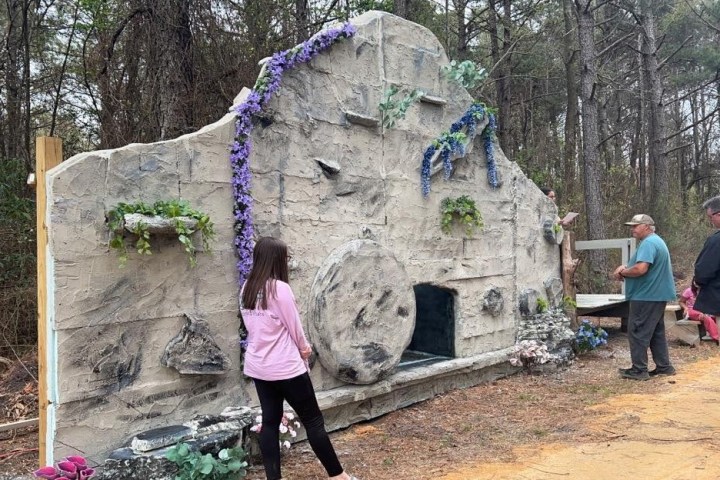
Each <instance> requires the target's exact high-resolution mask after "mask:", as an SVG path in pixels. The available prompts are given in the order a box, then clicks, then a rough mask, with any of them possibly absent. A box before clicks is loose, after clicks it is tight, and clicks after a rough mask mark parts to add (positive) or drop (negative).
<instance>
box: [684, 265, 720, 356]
mask: <svg viewBox="0 0 720 480" xmlns="http://www.w3.org/2000/svg"><path fill="white" fill-rule="evenodd" d="M697 294H698V286H697V283H695V279H693V281H692V283H691V285H690V287H688V288H686V289H685V290H684V291H683V292H682V295H680V300H678V303H679V304H680V306H681V307H682V309H683V311H684V313H685V315H684V316H685V318H689V319H690V320H695V321H698V322H703V326H704V327H705V331H706V332H707V333H708V335H710V337H711V338H712V339H713V341H714V342H715V344H716V345H720V335H719V334H718V328H717V323H715V317H714V316H712V315H707V314H705V313H702V312H700V311H698V310H695V299H696V297H697Z"/></svg>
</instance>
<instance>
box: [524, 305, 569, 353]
mask: <svg viewBox="0 0 720 480" xmlns="http://www.w3.org/2000/svg"><path fill="white" fill-rule="evenodd" d="M574 339H575V333H574V332H573V331H572V330H571V329H570V319H569V318H568V317H566V316H565V313H564V312H563V311H562V310H560V309H550V310H548V311H547V312H544V313H537V314H534V315H527V316H524V317H523V318H522V320H521V321H520V327H519V328H518V341H522V340H537V341H539V342H542V343H544V344H545V345H547V347H548V352H550V353H551V354H553V355H556V356H557V357H558V359H559V362H557V363H556V365H557V364H560V365H562V364H567V363H568V362H570V361H572V360H573V359H574V358H575V353H574V351H573V343H574Z"/></svg>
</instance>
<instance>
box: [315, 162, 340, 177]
mask: <svg viewBox="0 0 720 480" xmlns="http://www.w3.org/2000/svg"><path fill="white" fill-rule="evenodd" d="M315 161H316V162H317V164H318V165H320V168H321V169H322V171H323V173H324V174H325V176H326V177H332V176H333V175H336V174H338V173H340V164H339V163H338V162H335V161H333V160H325V159H324V158H316V159H315Z"/></svg>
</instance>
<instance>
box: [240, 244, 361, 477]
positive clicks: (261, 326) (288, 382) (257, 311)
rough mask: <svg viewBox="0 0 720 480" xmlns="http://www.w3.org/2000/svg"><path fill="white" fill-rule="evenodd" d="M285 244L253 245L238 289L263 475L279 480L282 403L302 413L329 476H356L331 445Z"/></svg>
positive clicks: (308, 433) (311, 440) (312, 442)
mask: <svg viewBox="0 0 720 480" xmlns="http://www.w3.org/2000/svg"><path fill="white" fill-rule="evenodd" d="M289 260H290V256H289V255H288V249H287V245H285V243H284V242H283V241H282V240H279V239H276V238H272V237H263V238H261V239H260V240H258V242H257V243H256V244H255V249H254V251H253V266H252V270H251V271H250V275H248V278H247V280H246V281H245V284H244V285H243V287H242V289H241V291H240V311H241V313H242V321H243V322H244V324H245V329H246V330H247V334H248V335H247V339H246V341H245V342H244V343H245V349H246V350H245V367H244V372H245V375H247V376H248V377H251V378H252V379H253V380H254V383H255V389H256V390H257V394H258V398H259V399H260V407H261V408H262V428H261V429H260V451H261V452H262V457H263V465H264V467H265V476H266V477H267V479H268V480H280V479H281V478H282V475H281V474H280V441H279V440H280V437H279V435H280V433H279V427H280V422H281V420H282V416H283V401H287V402H288V404H290V406H291V407H292V408H293V410H295V413H297V414H298V417H300V420H301V421H302V423H303V425H304V426H305V431H306V433H307V437H308V441H309V442H310V446H311V447H312V449H313V451H314V452H315V454H316V455H317V457H318V459H319V460H320V463H322V465H323V467H325V470H326V471H327V474H328V477H329V478H331V479H337V480H357V479H356V478H355V477H352V476H350V475H348V474H347V473H345V472H344V471H343V468H342V466H341V465H340V461H339V460H338V458H337V455H336V454H335V449H334V448H333V446H332V444H331V443H330V438H329V437H328V434H327V431H326V430H325V420H324V419H323V416H322V412H320V407H319V406H318V403H317V399H316V398H315V390H314V388H313V385H312V382H311V381H310V376H309V375H308V366H307V359H308V357H310V354H311V353H312V347H311V346H310V344H309V343H308V341H307V340H306V339H305V332H304V331H303V327H302V324H301V322H300V314H299V313H298V309H297V306H296V304H295V297H294V295H293V292H292V290H291V289H290V285H288V265H287V264H288V261H289Z"/></svg>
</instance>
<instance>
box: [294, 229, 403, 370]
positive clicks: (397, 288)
mask: <svg viewBox="0 0 720 480" xmlns="http://www.w3.org/2000/svg"><path fill="white" fill-rule="evenodd" d="M310 301H311V305H310V308H309V315H308V318H309V324H310V325H309V333H310V337H311V340H312V342H313V344H314V345H315V348H316V349H317V352H318V357H319V360H320V363H322V365H323V366H324V367H325V368H326V369H327V370H328V371H329V372H330V373H331V374H332V375H333V376H335V377H336V378H338V379H340V380H343V381H345V382H348V383H357V384H368V383H373V382H375V381H377V380H378V379H381V378H384V377H386V376H387V375H389V374H390V373H391V372H392V371H393V369H394V368H395V367H396V366H397V364H398V363H399V362H400V357H401V355H402V352H403V351H404V350H405V348H407V346H408V344H409V343H410V340H411V339H412V333H413V330H414V328H415V294H414V292H413V288H412V284H411V283H410V280H409V279H408V277H407V273H406V272H405V268H404V267H403V266H402V264H401V263H400V262H398V261H397V259H396V258H395V256H394V255H393V254H392V252H390V251H389V250H387V249H386V248H385V247H383V246H382V245H380V244H379V243H377V242H374V241H372V240H353V241H351V242H348V243H346V244H344V245H342V246H340V247H338V248H337V249H335V250H334V251H333V252H331V253H330V255H329V256H328V257H327V258H326V259H325V261H324V262H323V264H322V266H321V267H320V269H319V270H318V272H317V274H316V276H315V281H314V282H313V285H312V288H311V292H310Z"/></svg>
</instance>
